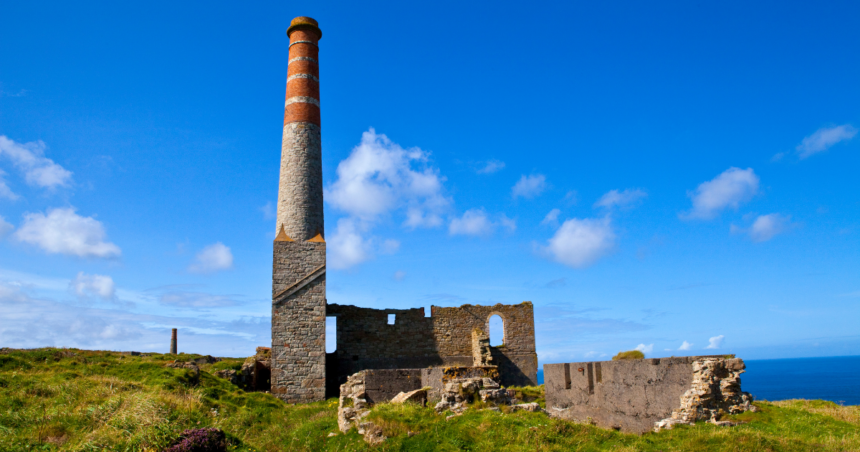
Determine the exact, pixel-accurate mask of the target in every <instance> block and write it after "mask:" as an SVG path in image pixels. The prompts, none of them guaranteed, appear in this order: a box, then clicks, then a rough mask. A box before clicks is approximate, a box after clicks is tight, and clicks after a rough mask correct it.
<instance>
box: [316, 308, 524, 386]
mask: <svg viewBox="0 0 860 452" xmlns="http://www.w3.org/2000/svg"><path fill="white" fill-rule="evenodd" d="M389 314H394V315H395V322H394V324H393V325H389V324H388V315H389ZM326 315H328V316H334V317H337V350H336V351H335V352H334V353H330V354H328V355H327V358H326V362H327V367H328V369H329V371H328V375H327V379H328V382H327V387H328V394H329V396H331V395H333V394H336V391H337V389H336V388H337V387H338V386H339V385H340V384H342V383H343V382H345V381H346V377H348V376H349V375H352V374H354V373H356V372H359V371H361V370H365V369H414V368H426V367H439V366H472V365H473V363H474V358H473V353H472V347H473V341H472V331H473V330H474V329H476V328H478V329H480V330H482V331H484V332H486V333H489V319H490V317H491V316H493V315H499V316H500V317H501V318H502V320H503V322H504V329H505V332H504V339H505V342H504V346H503V347H491V348H490V349H491V352H492V355H493V362H492V364H493V365H497V366H499V373H500V374H501V380H502V381H501V383H502V384H503V385H506V386H522V385H536V384H537V354H536V350H535V336H534V309H533V307H532V304H531V303H530V302H524V303H520V304H516V305H502V304H497V305H495V306H475V305H464V306H461V307H459V308H443V307H438V306H432V307H431V316H430V317H426V316H425V311H424V308H416V309H370V308H359V307H356V306H347V305H337V304H329V305H328V307H327V310H326Z"/></svg>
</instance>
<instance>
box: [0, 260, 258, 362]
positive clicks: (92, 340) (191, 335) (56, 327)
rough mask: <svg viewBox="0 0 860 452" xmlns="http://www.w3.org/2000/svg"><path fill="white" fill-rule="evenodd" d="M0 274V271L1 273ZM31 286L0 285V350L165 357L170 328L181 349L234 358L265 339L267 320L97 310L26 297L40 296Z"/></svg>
mask: <svg viewBox="0 0 860 452" xmlns="http://www.w3.org/2000/svg"><path fill="white" fill-rule="evenodd" d="M0 273H4V272H3V271H2V270H0ZM37 279H43V278H38V277H37ZM52 281H53V280H52ZM57 282H58V283H59V286H58V287H57V289H58V290H61V291H62V290H65V289H66V288H67V285H68V282H69V281H68V280H67V279H66V280H57ZM37 285H40V284H37ZM31 286H32V284H29V281H26V280H24V281H17V282H14V283H7V282H4V281H0V312H2V313H3V316H2V319H3V320H2V322H0V344H3V345H4V346H7V347H14V348H36V347H73V348H83V349H91V350H137V351H154V352H166V351H167V347H168V344H169V343H170V328H179V330H180V332H179V334H180V339H179V341H180V342H179V344H180V350H185V351H193V352H194V353H200V354H207V353H208V354H212V355H217V356H236V357H238V356H247V355H248V354H251V353H253V351H254V347H256V346H257V345H259V344H261V343H265V341H266V340H269V339H270V338H269V337H268V335H269V333H268V332H269V331H271V326H270V320H269V318H268V317H250V316H247V317H246V316H241V318H237V317H230V318H231V320H229V321H222V320H219V319H217V318H213V317H212V316H206V317H201V316H199V315H192V316H188V317H181V316H175V315H173V316H163V315H150V314H147V313H146V312H141V311H135V312H130V311H127V310H125V309H124V308H125V307H126V306H125V305H123V304H113V305H112V307H111V309H99V308H92V307H88V306H81V305H80V304H79V303H73V304H68V303H62V302H58V301H56V300H52V299H49V298H44V297H42V296H37V295H33V294H30V293H29V292H31V291H37V292H39V290H36V289H31ZM22 287H27V290H26V291H24V290H22ZM117 292H118V295H119V297H121V298H123V299H124V298H125V295H126V294H124V291H123V290H121V289H118V290H117ZM189 298H193V297H190V296H189ZM201 298H202V296H201ZM192 304H193V303H192ZM204 304H206V303H205V302H204ZM210 304H211V303H210ZM180 307H182V306H180ZM159 311H160V312H165V311H166V312H168V313H170V312H171V309H170V307H167V308H165V307H163V306H161V307H159ZM210 312H213V311H210Z"/></svg>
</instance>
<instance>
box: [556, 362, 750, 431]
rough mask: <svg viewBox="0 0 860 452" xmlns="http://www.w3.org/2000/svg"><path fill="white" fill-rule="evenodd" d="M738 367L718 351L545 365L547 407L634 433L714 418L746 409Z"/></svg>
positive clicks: (559, 414)
mask: <svg viewBox="0 0 860 452" xmlns="http://www.w3.org/2000/svg"><path fill="white" fill-rule="evenodd" d="M703 368H707V369H710V370H712V371H708V372H702V369H703ZM731 369H734V370H731ZM742 369H743V361H742V360H740V359H727V358H725V357H719V356H710V357H701V356H699V357H697V356H692V357H683V358H660V359H638V360H621V361H603V362H580V363H564V364H545V365H544V382H545V384H546V406H547V412H548V413H549V414H550V416H554V417H558V418H561V419H567V420H573V421H577V422H590V423H594V424H596V425H598V426H600V427H604V428H612V429H617V430H621V431H625V432H633V433H644V432H647V431H650V430H652V429H654V428H655V425H656V423H658V422H660V421H664V420H669V419H674V420H675V421H674V422H672V421H670V422H664V425H663V426H664V427H671V425H670V424H672V423H687V422H692V421H695V420H696V419H714V417H715V416H716V417H717V418H718V414H717V413H719V412H720V410H721V409H723V410H724V411H725V412H740V411H743V410H746V409H750V405H749V401H751V399H750V398H749V394H746V393H741V392H740V379H739V378H738V375H739V374H740V372H741V371H742ZM723 391H725V392H723ZM673 413H674V414H673ZM667 418H668V419H667Z"/></svg>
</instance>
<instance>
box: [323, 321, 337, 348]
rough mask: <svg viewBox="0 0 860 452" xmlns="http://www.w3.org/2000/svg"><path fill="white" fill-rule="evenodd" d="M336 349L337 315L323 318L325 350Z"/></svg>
mask: <svg viewBox="0 0 860 452" xmlns="http://www.w3.org/2000/svg"><path fill="white" fill-rule="evenodd" d="M336 351H337V317H326V318H325V352H326V353H334V352H336Z"/></svg>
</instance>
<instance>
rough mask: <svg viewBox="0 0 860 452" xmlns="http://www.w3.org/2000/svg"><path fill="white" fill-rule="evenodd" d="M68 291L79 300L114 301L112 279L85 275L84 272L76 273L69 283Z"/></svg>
mask: <svg viewBox="0 0 860 452" xmlns="http://www.w3.org/2000/svg"><path fill="white" fill-rule="evenodd" d="M69 289H70V290H72V291H73V292H74V293H75V295H77V296H78V297H80V298H96V297H97V298H101V299H103V300H114V299H116V286H115V285H114V282H113V278H111V277H110V276H106V275H87V274H85V273H84V272H78V275H77V276H76V277H75V279H73V280H72V281H71V282H70V283H69Z"/></svg>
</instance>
